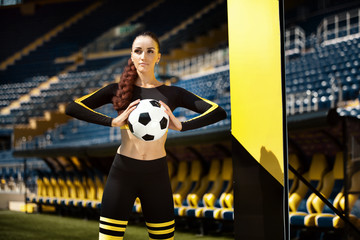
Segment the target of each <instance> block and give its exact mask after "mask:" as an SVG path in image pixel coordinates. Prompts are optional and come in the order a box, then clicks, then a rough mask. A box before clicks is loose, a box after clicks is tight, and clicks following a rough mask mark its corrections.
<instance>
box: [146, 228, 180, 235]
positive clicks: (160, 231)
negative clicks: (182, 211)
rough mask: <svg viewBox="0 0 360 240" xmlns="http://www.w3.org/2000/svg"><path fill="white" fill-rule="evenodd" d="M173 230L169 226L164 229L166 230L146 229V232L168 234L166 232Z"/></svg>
mask: <svg viewBox="0 0 360 240" xmlns="http://www.w3.org/2000/svg"><path fill="white" fill-rule="evenodd" d="M174 231H175V228H174V227H173V228H170V229H166V230H150V229H148V232H149V233H151V234H155V235H162V234H168V233H172V232H174Z"/></svg>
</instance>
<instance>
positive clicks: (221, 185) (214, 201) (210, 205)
mask: <svg viewBox="0 0 360 240" xmlns="http://www.w3.org/2000/svg"><path fill="white" fill-rule="evenodd" d="M232 179H233V168H232V159H231V158H225V159H224V160H223V165H222V168H221V174H220V176H219V178H218V180H217V181H216V182H215V185H214V189H213V190H212V191H210V192H208V193H205V195H204V196H203V201H204V203H205V207H204V208H203V209H202V211H199V214H198V215H197V217H206V218H214V211H215V209H219V208H220V209H221V208H226V205H225V204H226V203H225V199H226V197H227V196H228V193H230V192H231V190H232V187H233V185H232V183H233V181H232Z"/></svg>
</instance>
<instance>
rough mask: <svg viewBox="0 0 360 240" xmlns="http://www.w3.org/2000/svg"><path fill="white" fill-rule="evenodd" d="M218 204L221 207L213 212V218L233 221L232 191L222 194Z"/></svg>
mask: <svg viewBox="0 0 360 240" xmlns="http://www.w3.org/2000/svg"><path fill="white" fill-rule="evenodd" d="M220 202H221V204H220V205H221V206H222V207H221V208H218V209H215V210H214V218H215V219H223V220H234V191H233V190H232V191H231V192H230V193H225V194H222V196H221V197H220Z"/></svg>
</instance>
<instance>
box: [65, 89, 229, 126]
mask: <svg viewBox="0 0 360 240" xmlns="http://www.w3.org/2000/svg"><path fill="white" fill-rule="evenodd" d="M117 90H118V84H117V83H111V84H109V85H107V86H105V87H103V88H100V89H99V90H97V91H95V92H93V93H90V94H88V95H86V96H83V97H81V98H78V99H76V100H75V101H73V102H71V103H70V104H69V105H68V106H67V108H66V114H67V115H70V116H72V117H75V118H78V119H80V120H84V121H87V122H91V123H96V124H101V125H104V126H111V122H112V119H113V118H111V117H109V116H106V115H104V114H102V113H99V112H96V111H94V109H96V108H98V107H100V106H102V105H105V104H108V103H112V99H113V97H114V96H116V92H117ZM137 99H155V100H158V101H159V100H161V101H163V102H164V103H165V104H166V105H168V106H169V107H170V109H171V111H174V110H175V109H176V108H178V107H183V108H187V109H189V110H192V111H194V112H196V113H199V114H201V115H200V116H197V117H194V118H192V119H190V120H187V121H184V122H182V129H181V131H187V130H191V129H196V128H200V127H204V126H207V125H209V124H212V123H215V122H218V121H220V120H223V119H225V118H226V112H225V110H224V109H222V108H221V107H219V106H218V105H217V104H216V103H214V102H211V101H209V100H206V99H203V98H201V97H199V96H197V95H195V94H193V93H191V92H189V91H187V90H185V89H183V88H180V87H177V86H166V85H161V86H159V87H155V88H142V87H139V86H136V85H134V90H133V99H132V101H135V100H137Z"/></svg>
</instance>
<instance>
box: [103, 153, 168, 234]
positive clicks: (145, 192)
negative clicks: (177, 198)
mask: <svg viewBox="0 0 360 240" xmlns="http://www.w3.org/2000/svg"><path fill="white" fill-rule="evenodd" d="M137 197H139V199H140V202H141V208H142V212H143V214H144V218H145V221H146V226H147V228H148V233H149V237H150V239H167V240H170V239H173V238H174V230H175V221H174V203H173V197H172V190H171V185H170V180H169V173H168V167H167V162H166V157H163V158H159V159H155V160H150V161H143V160H136V159H133V158H129V157H126V156H123V155H120V154H117V155H116V156H115V159H114V162H113V165H112V167H111V169H110V173H109V176H108V179H107V182H106V185H105V189H104V194H103V198H102V203H101V213H100V215H101V216H100V232H99V239H100V240H121V239H123V236H124V233H125V228H126V226H127V223H128V222H127V221H128V219H129V216H130V213H131V211H132V208H133V205H134V202H135V199H136V198H137Z"/></svg>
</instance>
